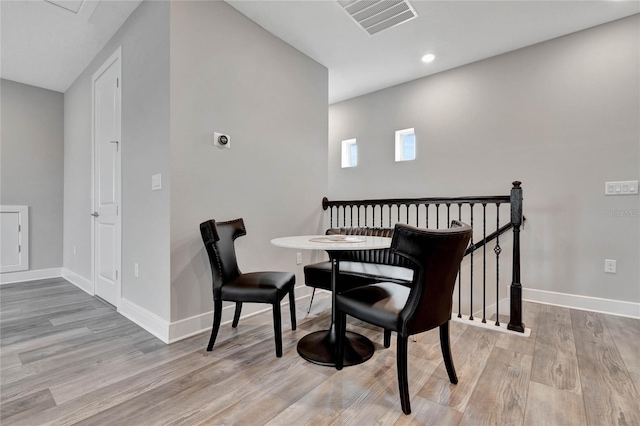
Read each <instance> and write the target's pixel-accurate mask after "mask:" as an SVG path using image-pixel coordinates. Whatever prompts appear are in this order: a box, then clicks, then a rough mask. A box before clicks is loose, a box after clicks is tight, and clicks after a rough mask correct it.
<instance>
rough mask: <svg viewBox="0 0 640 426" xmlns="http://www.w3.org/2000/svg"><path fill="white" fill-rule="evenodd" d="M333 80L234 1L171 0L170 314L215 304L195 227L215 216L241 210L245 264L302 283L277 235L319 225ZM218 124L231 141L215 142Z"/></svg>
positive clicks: (230, 216)
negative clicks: (225, 146)
mask: <svg viewBox="0 0 640 426" xmlns="http://www.w3.org/2000/svg"><path fill="white" fill-rule="evenodd" d="M327 87H328V86H327V69H326V68H324V67H322V66H321V65H319V64H317V63H316V62H314V61H313V60H311V59H310V58H308V57H307V56H305V55H303V54H302V53H300V52H299V51H297V50H295V49H294V48H292V47H291V46H289V45H287V44H285V43H284V42H282V41H281V40H279V39H277V38H276V37H274V36H273V35H271V34H269V33H268V32H266V31H265V30H263V29H262V28H260V27H259V26H258V25H256V24H255V23H253V22H252V21H250V20H249V19H247V18H246V17H244V16H243V15H241V14H240V13H238V12H237V11H236V10H235V9H233V8H231V7H230V6H229V5H227V4H225V3H223V2H173V3H172V4H171V319H172V321H178V320H182V319H186V318H190V317H193V316H198V315H200V314H203V313H210V312H211V311H212V309H213V303H212V294H211V270H210V268H209V263H208V259H207V257H206V252H205V250H204V246H203V244H202V240H201V237H200V231H199V224H200V223H201V222H203V221H205V220H208V219H211V218H214V219H216V220H220V221H222V220H228V219H235V218H238V217H242V218H244V220H245V224H246V227H247V236H245V237H242V238H240V239H238V240H237V241H236V243H237V249H238V251H237V254H238V258H239V263H240V268H241V269H242V270H243V271H245V272H249V271H251V270H285V271H293V272H296V273H297V274H298V275H297V278H298V281H297V282H298V285H299V286H302V285H303V282H304V279H303V275H302V268H301V266H296V264H295V253H293V252H292V251H291V250H285V249H279V248H276V247H273V246H271V245H270V240H271V239H272V238H275V237H279V236H285V235H294V234H300V233H315V232H318V231H319V229H320V225H319V223H320V220H321V212H322V209H321V199H322V197H323V196H324V195H325V193H326V191H327V131H328V130H327V129H328V123H327V120H328V118H327V102H328V100H327V99H328V98H327V96H328V95H327V93H328V90H327ZM214 131H215V132H225V133H228V134H230V135H231V149H229V150H220V149H218V148H216V147H214V146H213V132H214ZM304 256H305V262H303V263H306V262H308V260H309V253H304ZM298 294H300V293H298ZM262 308H264V306H262ZM209 321H210V319H206V320H205V322H204V323H203V324H206V325H209ZM285 323H286V322H285Z"/></svg>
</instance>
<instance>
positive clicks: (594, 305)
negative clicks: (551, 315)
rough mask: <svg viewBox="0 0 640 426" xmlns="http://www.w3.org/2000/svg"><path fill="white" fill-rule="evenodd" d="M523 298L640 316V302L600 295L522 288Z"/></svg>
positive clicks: (530, 300) (584, 309) (619, 314)
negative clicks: (606, 297)
mask: <svg viewBox="0 0 640 426" xmlns="http://www.w3.org/2000/svg"><path fill="white" fill-rule="evenodd" d="M522 300H526V301H528V302H536V303H544V304H546V305H554V306H562V307H565V308H571V309H578V310H581V311H592V312H600V313H603V314H609V315H617V316H621V317H629V318H640V303H634V302H625V301H622V300H613V299H602V298H599V297H590V296H579V295H577V294H566V293H556V292H553V291H545V290H536V289H532V288H523V289H522Z"/></svg>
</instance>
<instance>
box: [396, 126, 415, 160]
mask: <svg viewBox="0 0 640 426" xmlns="http://www.w3.org/2000/svg"><path fill="white" fill-rule="evenodd" d="M415 159H416V134H415V131H414V130H413V127H412V128H410V129H404V130H398V131H396V161H413V160H415Z"/></svg>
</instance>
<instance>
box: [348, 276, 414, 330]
mask: <svg viewBox="0 0 640 426" xmlns="http://www.w3.org/2000/svg"><path fill="white" fill-rule="evenodd" d="M409 291H410V289H409V288H408V287H406V286H404V285H402V284H396V283H377V284H371V285H366V286H363V287H357V288H354V289H351V290H348V291H345V292H344V293H341V294H338V295H336V306H337V308H338V309H339V310H341V311H345V312H349V315H351V316H353V317H356V318H359V319H361V320H363V321H366V322H368V323H370V324H373V325H377V326H379V327H382V328H384V329H385V330H393V331H398V330H399V329H400V326H401V324H400V318H399V316H400V311H402V309H403V308H404V306H405V305H406V303H407V299H408V297H409Z"/></svg>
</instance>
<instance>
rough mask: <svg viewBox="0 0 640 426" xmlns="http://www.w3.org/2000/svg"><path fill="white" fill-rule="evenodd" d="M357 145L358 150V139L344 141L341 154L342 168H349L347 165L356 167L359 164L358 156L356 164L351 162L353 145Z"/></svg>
mask: <svg viewBox="0 0 640 426" xmlns="http://www.w3.org/2000/svg"><path fill="white" fill-rule="evenodd" d="M352 146H355V147H356V152H357V150H358V143H357V141H356V139H355V138H354V139H347V140H344V141H342V156H341V159H342V160H341V161H342V168H343V169H344V168H347V167H356V166H357V165H358V158H357V157H356V163H355V164H351V161H350V160H351V147H352Z"/></svg>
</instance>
